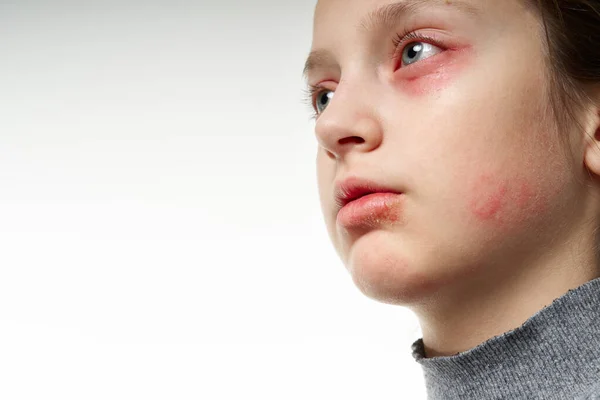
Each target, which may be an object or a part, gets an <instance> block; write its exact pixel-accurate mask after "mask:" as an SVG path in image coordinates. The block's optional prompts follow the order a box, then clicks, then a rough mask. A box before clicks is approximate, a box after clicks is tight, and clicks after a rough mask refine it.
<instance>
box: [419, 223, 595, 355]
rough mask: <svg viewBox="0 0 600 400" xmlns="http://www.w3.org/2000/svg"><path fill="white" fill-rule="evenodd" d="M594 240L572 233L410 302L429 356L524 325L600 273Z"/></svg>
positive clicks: (470, 345)
mask: <svg viewBox="0 0 600 400" xmlns="http://www.w3.org/2000/svg"><path fill="white" fill-rule="evenodd" d="M586 237H590V238H592V237H593V235H591V234H588V235H586ZM592 242H593V240H591V239H590V240H585V239H582V237H581V235H579V236H578V237H576V236H575V235H573V237H572V238H569V239H567V240H564V241H563V242H561V243H560V244H557V243H555V246H554V247H553V248H552V250H551V251H550V250H549V249H545V250H544V251H540V252H539V254H537V255H532V254H529V255H528V257H527V259H521V260H520V261H519V262H517V260H507V259H504V260H503V264H501V265H492V266H490V267H489V268H477V270H478V271H485V274H486V275H485V276H483V274H482V275H481V276H474V277H473V278H470V279H468V280H463V281H461V282H454V283H449V284H447V285H445V287H444V289H442V290H441V291H439V292H438V293H436V294H435V296H432V297H431V298H430V299H429V300H427V301H424V302H421V303H419V304H418V305H415V306H412V307H411V308H412V309H413V311H414V312H415V314H416V315H417V317H418V319H419V322H420V325H421V330H422V332H423V343H424V350H425V355H426V357H427V358H431V357H439V356H450V355H455V354H457V353H460V352H464V351H466V350H469V349H472V348H474V347H476V346H478V345H479V344H481V343H483V342H485V341H486V340H488V339H490V338H493V337H495V336H497V335H500V334H502V333H505V332H508V331H510V330H512V329H515V328H517V327H519V326H521V325H522V324H523V323H524V322H525V321H526V320H527V319H528V318H530V317H531V316H533V315H534V314H535V313H537V312H538V311H540V310H541V309H543V308H544V307H545V306H547V305H549V304H551V303H552V301H553V300H554V299H556V298H558V297H560V296H562V295H563V294H565V293H567V292H568V291H569V290H570V289H575V288H577V287H579V286H580V285H582V284H584V283H586V282H589V281H590V280H592V279H595V278H597V277H600V268H599V267H598V263H597V260H596V256H595V254H594V252H593V249H594V243H592ZM583 249H590V250H589V251H582V250H583ZM490 271H494V272H493V273H490Z"/></svg>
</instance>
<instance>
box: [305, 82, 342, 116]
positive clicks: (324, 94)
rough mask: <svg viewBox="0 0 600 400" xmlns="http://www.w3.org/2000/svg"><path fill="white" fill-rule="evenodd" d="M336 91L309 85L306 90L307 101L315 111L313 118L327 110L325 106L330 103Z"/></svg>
mask: <svg viewBox="0 0 600 400" xmlns="http://www.w3.org/2000/svg"><path fill="white" fill-rule="evenodd" d="M334 93H335V92H334V91H333V90H330V89H326V88H324V87H321V86H318V85H317V86H313V85H309V86H308V89H307V90H306V97H305V101H306V103H308V104H310V106H311V108H312V111H313V115H312V117H313V118H317V117H318V116H319V115H321V114H322V113H323V111H325V108H327V106H328V105H329V103H330V102H331V100H332V99H333V94H334Z"/></svg>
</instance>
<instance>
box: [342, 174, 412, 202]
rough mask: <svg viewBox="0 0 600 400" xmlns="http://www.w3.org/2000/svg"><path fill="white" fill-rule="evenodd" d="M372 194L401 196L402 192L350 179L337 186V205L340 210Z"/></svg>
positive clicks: (359, 179) (363, 180)
mask: <svg viewBox="0 0 600 400" xmlns="http://www.w3.org/2000/svg"><path fill="white" fill-rule="evenodd" d="M371 193H396V194H401V193H402V192H401V191H399V190H397V189H394V188H390V187H386V186H385V185H382V184H379V183H377V182H374V181H370V180H367V179H363V178H358V177H350V178H347V179H345V180H343V181H341V182H340V183H339V184H337V185H336V186H335V200H336V204H337V206H338V209H341V208H342V207H344V206H345V205H346V204H348V203H350V202H352V201H354V200H356V199H359V198H361V197H363V196H366V195H368V194H371Z"/></svg>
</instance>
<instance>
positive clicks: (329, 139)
mask: <svg viewBox="0 0 600 400" xmlns="http://www.w3.org/2000/svg"><path fill="white" fill-rule="evenodd" d="M376 87H377V84H376V82H375V81H373V80H371V79H369V78H368V77H365V76H362V77H361V76H360V75H354V77H346V78H343V79H340V83H339V84H338V87H337V89H336V92H335V95H334V97H333V99H332V101H331V102H330V104H329V105H328V106H327V108H326V109H325V111H324V112H323V113H322V114H321V116H320V117H319V119H318V120H317V124H316V126H315V132H316V134H317V138H318V140H319V141H320V142H321V145H322V146H323V147H324V148H325V149H327V150H328V151H330V152H331V153H333V154H335V155H336V156H338V157H340V156H343V154H344V153H345V152H348V151H350V150H351V148H354V147H356V146H357V145H358V146H360V147H361V148H364V149H369V148H372V147H373V146H378V145H379V143H380V141H381V135H382V129H381V123H380V121H379V113H378V102H377V99H376V97H377V96H374V94H375V92H376Z"/></svg>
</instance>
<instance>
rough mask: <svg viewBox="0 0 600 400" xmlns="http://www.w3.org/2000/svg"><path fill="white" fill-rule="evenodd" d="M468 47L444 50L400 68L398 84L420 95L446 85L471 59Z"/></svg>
mask: <svg viewBox="0 0 600 400" xmlns="http://www.w3.org/2000/svg"><path fill="white" fill-rule="evenodd" d="M471 58H472V57H471V51H470V49H469V48H462V49H456V50H446V51H444V52H442V53H439V54H436V55H434V56H431V57H429V58H426V59H424V60H422V61H419V62H416V63H414V64H411V65H409V66H406V67H402V68H400V69H399V70H398V71H397V72H396V73H397V74H398V75H397V76H398V79H399V86H400V88H401V89H402V90H405V91H406V92H408V93H409V94H411V95H413V96H422V95H426V94H430V93H433V92H436V91H439V90H441V89H443V88H444V87H446V86H447V85H448V84H449V83H451V82H452V80H454V78H455V77H456V76H457V75H458V74H459V73H460V72H461V71H463V70H464V69H465V67H466V66H467V65H468V64H469V61H470V60H471Z"/></svg>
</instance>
